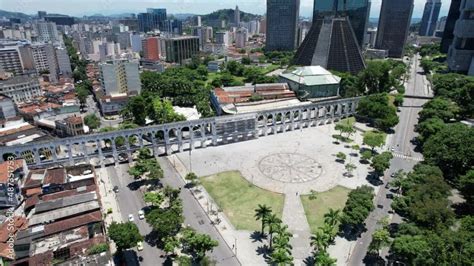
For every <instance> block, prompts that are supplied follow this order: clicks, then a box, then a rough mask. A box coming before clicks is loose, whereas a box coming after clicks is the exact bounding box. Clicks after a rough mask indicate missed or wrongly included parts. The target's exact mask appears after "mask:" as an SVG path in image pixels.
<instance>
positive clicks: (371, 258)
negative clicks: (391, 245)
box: [362, 253, 385, 266]
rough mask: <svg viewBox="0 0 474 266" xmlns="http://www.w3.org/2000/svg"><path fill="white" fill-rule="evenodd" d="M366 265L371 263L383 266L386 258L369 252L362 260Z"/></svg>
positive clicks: (373, 265)
mask: <svg viewBox="0 0 474 266" xmlns="http://www.w3.org/2000/svg"><path fill="white" fill-rule="evenodd" d="M362 262H364V264H365V265H370V266H383V265H385V260H384V259H383V258H382V257H380V255H379V254H373V253H367V254H366V255H365V257H364V259H363V260H362Z"/></svg>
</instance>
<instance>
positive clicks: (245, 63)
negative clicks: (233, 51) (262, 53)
mask: <svg viewBox="0 0 474 266" xmlns="http://www.w3.org/2000/svg"><path fill="white" fill-rule="evenodd" d="M251 63H252V60H250V57H242V64H244V65H250V64H251Z"/></svg>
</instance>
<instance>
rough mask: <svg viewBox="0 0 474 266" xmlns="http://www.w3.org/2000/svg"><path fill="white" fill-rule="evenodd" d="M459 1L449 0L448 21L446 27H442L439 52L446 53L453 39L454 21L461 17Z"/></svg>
mask: <svg viewBox="0 0 474 266" xmlns="http://www.w3.org/2000/svg"><path fill="white" fill-rule="evenodd" d="M460 8H461V0H451V6H450V7H449V13H448V19H447V20H446V26H445V27H444V33H443V39H442V40H441V52H442V53H447V52H448V50H449V46H450V45H451V43H452V42H453V39H454V26H455V25H456V20H458V19H459V16H460V15H461V11H460Z"/></svg>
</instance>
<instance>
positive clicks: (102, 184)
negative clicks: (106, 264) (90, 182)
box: [96, 167, 122, 253]
mask: <svg viewBox="0 0 474 266" xmlns="http://www.w3.org/2000/svg"><path fill="white" fill-rule="evenodd" d="M96 173H97V184H98V186H99V192H100V198H101V202H102V213H103V215H104V216H105V218H104V224H105V228H106V230H107V228H108V226H109V225H110V224H111V223H112V222H118V223H120V222H122V215H121V213H120V207H119V205H118V203H117V199H116V197H117V196H116V194H115V192H113V186H112V183H110V179H109V178H108V175H107V170H106V169H105V167H101V168H100V169H99V170H98V171H97V172H96ZM109 209H112V213H110V214H107V211H108V210H109ZM110 251H111V252H112V253H114V252H115V251H116V248H115V243H113V242H112V241H111V242H110Z"/></svg>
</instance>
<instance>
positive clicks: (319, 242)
mask: <svg viewBox="0 0 474 266" xmlns="http://www.w3.org/2000/svg"><path fill="white" fill-rule="evenodd" d="M329 240H330V236H329V235H327V234H326V233H325V232H323V231H321V230H318V231H316V234H314V235H313V236H311V246H312V247H313V248H314V253H315V254H318V253H320V252H321V251H325V250H326V248H327V247H328V246H329Z"/></svg>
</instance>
